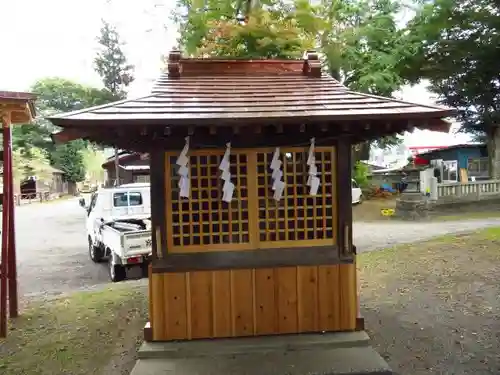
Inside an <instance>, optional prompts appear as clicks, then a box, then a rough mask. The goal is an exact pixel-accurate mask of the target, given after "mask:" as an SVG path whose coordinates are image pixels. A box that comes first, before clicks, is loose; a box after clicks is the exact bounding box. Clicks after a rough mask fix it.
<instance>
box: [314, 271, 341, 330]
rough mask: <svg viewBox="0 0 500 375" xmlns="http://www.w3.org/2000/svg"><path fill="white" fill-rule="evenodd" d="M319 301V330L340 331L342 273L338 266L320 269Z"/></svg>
mask: <svg viewBox="0 0 500 375" xmlns="http://www.w3.org/2000/svg"><path fill="white" fill-rule="evenodd" d="M318 301H319V314H318V315H319V325H318V328H319V330H320V331H338V330H340V273H339V266H338V265H336V266H319V267H318Z"/></svg>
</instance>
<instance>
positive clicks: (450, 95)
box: [400, 0, 500, 179]
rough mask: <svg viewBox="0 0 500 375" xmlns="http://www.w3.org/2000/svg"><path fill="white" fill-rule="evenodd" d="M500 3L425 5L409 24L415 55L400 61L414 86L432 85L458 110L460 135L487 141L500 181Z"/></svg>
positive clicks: (443, 0) (437, 1)
mask: <svg viewBox="0 0 500 375" xmlns="http://www.w3.org/2000/svg"><path fill="white" fill-rule="evenodd" d="M499 30H500V3H498V1H493V0H474V1H472V0H460V1H455V0H434V1H426V2H424V4H423V5H422V6H421V7H420V8H419V9H418V10H417V13H416V15H415V17H414V18H413V20H412V21H411V22H410V23H409V24H408V27H407V30H406V33H405V39H406V40H407V42H406V43H407V44H408V45H409V46H411V48H412V49H411V50H410V51H409V53H408V54H407V55H406V58H405V59H402V61H401V64H400V65H401V71H402V72H403V75H404V76H405V77H406V78H408V79H410V80H411V81H413V82H418V81H420V80H421V79H422V78H425V79H428V80H429V81H430V87H429V88H430V90H431V91H433V92H435V93H437V94H438V95H439V96H440V98H441V101H442V103H443V104H446V105H449V106H451V107H454V108H456V109H457V110H458V113H459V114H458V119H459V120H460V122H461V124H462V126H461V130H462V131H464V132H467V133H471V134H473V135H475V136H478V137H482V138H484V139H486V141H487V145H488V154H489V159H490V176H491V178H494V179H499V178H500V111H499V109H500V85H499V78H498V77H499V76H500V66H499V65H498V60H499V59H500V50H499V48H498V46H499V45H500V34H499Z"/></svg>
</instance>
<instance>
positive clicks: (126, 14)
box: [0, 0, 469, 146]
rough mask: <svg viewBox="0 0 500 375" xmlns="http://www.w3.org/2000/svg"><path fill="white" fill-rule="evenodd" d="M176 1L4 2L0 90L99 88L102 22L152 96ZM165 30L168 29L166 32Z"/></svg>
mask: <svg viewBox="0 0 500 375" xmlns="http://www.w3.org/2000/svg"><path fill="white" fill-rule="evenodd" d="M174 4H175V1H174V0H141V1H135V0H134V1H132V0H127V1H125V0H120V1H116V0H115V1H109V0H86V1H70V0H43V1H41V0H16V1H13V2H10V1H5V0H4V1H0V14H2V15H3V16H4V17H3V18H2V21H1V22H0V35H2V44H3V51H8V52H9V53H10V54H11V55H10V56H6V55H3V56H2V57H1V59H0V90H12V91H26V90H28V89H29V87H30V86H31V85H32V84H33V83H34V82H35V81H36V80H37V79H40V78H43V77H48V76H59V77H65V78H68V79H71V80H74V81H77V82H80V83H83V84H89V85H94V86H100V80H99V77H98V76H97V74H96V73H95V72H94V70H93V66H92V61H93V58H94V55H95V51H96V46H97V42H96V37H97V35H98V34H99V29H100V26H101V19H102V18H104V19H106V20H108V21H109V22H111V23H113V24H115V25H116V27H117V28H118V32H119V33H120V35H121V37H122V39H123V40H124V41H126V43H127V44H126V46H125V53H126V55H127V58H128V59H129V62H130V63H131V64H134V65H135V76H136V81H135V82H134V84H133V86H132V87H131V88H130V93H129V95H130V96H136V95H141V94H144V93H147V92H148V89H149V87H150V85H151V84H152V82H153V80H154V79H155V78H156V77H157V76H158V74H159V72H160V70H161V68H162V62H161V55H162V54H166V53H168V52H169V50H170V49H171V48H172V47H173V46H174V44H175V39H176V30H175V28H174V27H173V26H169V25H171V22H169V16H170V12H171V10H172V7H173V5H174ZM165 25H166V26H167V27H165ZM398 96H399V97H400V98H402V99H405V100H408V101H412V102H416V103H422V104H432V103H433V98H431V97H430V95H429V93H428V92H427V91H426V89H425V85H418V86H414V87H405V88H403V90H402V92H401V93H400V94H399V95H398ZM468 139H469V138H468V137H467V136H464V135H453V134H442V133H435V132H428V131H416V132H415V133H413V134H410V135H408V136H405V143H406V144H407V145H408V146H411V145H424V146H433V145H446V144H455V143H464V142H467V141H468Z"/></svg>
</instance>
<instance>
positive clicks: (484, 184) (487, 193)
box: [438, 180, 500, 200]
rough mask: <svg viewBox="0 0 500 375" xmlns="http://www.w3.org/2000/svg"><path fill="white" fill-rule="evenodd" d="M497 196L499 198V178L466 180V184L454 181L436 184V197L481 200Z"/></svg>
mask: <svg viewBox="0 0 500 375" xmlns="http://www.w3.org/2000/svg"><path fill="white" fill-rule="evenodd" d="M493 196H498V197H499V198H500V180H486V181H474V182H472V181H471V182H467V183H466V184H463V183H460V182H455V183H448V184H438V199H441V198H444V199H446V198H457V199H460V198H461V197H464V198H467V199H473V200H474V199H475V200H481V199H484V198H490V197H493Z"/></svg>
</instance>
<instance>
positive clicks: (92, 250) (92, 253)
mask: <svg viewBox="0 0 500 375" xmlns="http://www.w3.org/2000/svg"><path fill="white" fill-rule="evenodd" d="M89 257H90V260H92V262H94V263H100V262H102V258H104V251H103V250H102V249H101V248H100V247H97V246H95V245H94V244H93V242H92V239H91V238H90V237H89Z"/></svg>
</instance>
